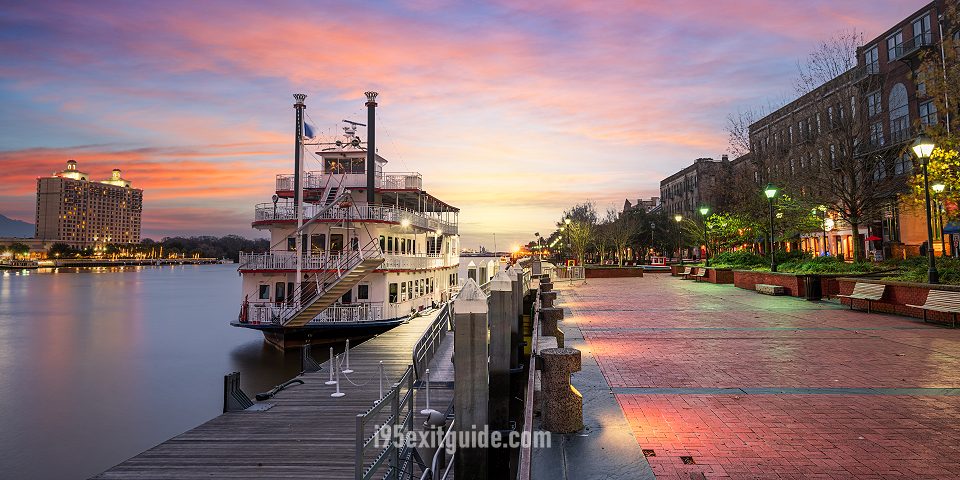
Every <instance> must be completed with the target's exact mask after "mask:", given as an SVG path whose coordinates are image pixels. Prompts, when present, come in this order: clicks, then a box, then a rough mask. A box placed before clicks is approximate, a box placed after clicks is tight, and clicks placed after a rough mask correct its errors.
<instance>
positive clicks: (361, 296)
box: [357, 284, 370, 300]
mask: <svg viewBox="0 0 960 480" xmlns="http://www.w3.org/2000/svg"><path fill="white" fill-rule="evenodd" d="M369 298H370V285H365V284H361V285H357V300H368V299H369Z"/></svg>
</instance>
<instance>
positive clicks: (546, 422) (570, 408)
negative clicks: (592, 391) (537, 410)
mask: <svg viewBox="0 0 960 480" xmlns="http://www.w3.org/2000/svg"><path fill="white" fill-rule="evenodd" d="M540 357H541V358H542V359H543V371H542V377H541V382H542V388H543V407H542V411H543V417H542V418H543V428H544V429H545V430H549V431H551V432H554V433H573V432H576V431H578V430H582V429H583V395H581V394H580V392H578V391H577V389H576V388H574V386H573V385H570V374H571V373H573V372H579V371H580V350H577V349H575V348H548V349H546V350H543V351H542V352H540Z"/></svg>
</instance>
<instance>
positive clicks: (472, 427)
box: [453, 279, 490, 480]
mask: <svg viewBox="0 0 960 480" xmlns="http://www.w3.org/2000/svg"><path fill="white" fill-rule="evenodd" d="M488 311H489V308H488V306H487V296H486V295H484V293H483V291H482V290H480V286H479V285H477V282H476V281H474V280H473V279H467V282H466V283H465V284H464V286H463V288H462V289H461V290H460V296H459V297H457V300H456V301H455V302H454V312H456V313H455V314H454V333H453V358H454V362H453V368H454V382H453V389H454V390H453V399H454V415H455V418H456V429H457V433H459V434H460V435H463V436H464V438H472V439H476V438H478V435H477V432H482V431H483V430H484V429H489V422H488V408H489V407H488V401H489V398H490V385H489V384H488V383H487V381H488V375H489V368H488V364H487V355H488V353H489V352H488V351H487V334H488V330H487V313H488ZM469 432H473V433H472V434H471V433H469ZM471 443H473V442H471ZM454 458H455V464H454V477H455V478H457V479H460V480H487V449H485V448H479V447H477V446H476V443H473V445H471V446H470V447H465V448H458V449H457V455H456V456H455V457H454Z"/></svg>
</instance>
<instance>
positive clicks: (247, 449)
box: [94, 312, 453, 479]
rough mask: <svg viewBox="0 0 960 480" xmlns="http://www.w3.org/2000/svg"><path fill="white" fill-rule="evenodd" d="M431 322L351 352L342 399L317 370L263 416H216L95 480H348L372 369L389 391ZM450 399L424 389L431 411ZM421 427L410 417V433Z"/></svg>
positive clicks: (373, 395) (373, 379)
mask: <svg viewBox="0 0 960 480" xmlns="http://www.w3.org/2000/svg"><path fill="white" fill-rule="evenodd" d="M435 315H436V312H434V313H433V314H431V315H427V316H425V317H421V318H416V319H413V320H411V321H410V322H409V323H407V324H404V325H400V326H398V327H396V328H394V329H393V330H390V331H389V332H386V333H383V334H381V335H379V336H377V337H374V338H372V339H370V340H367V341H366V342H364V343H363V344H361V345H359V346H357V347H356V348H353V349H351V351H350V367H351V368H352V369H353V370H354V373H352V374H350V375H349V379H345V378H344V376H343V375H341V386H340V388H341V391H342V392H345V393H346V396H344V397H341V398H332V397H330V394H331V393H333V392H334V391H335V386H330V385H325V384H324V382H325V381H326V380H328V377H329V373H328V370H327V364H326V363H324V364H323V366H324V368H323V369H322V370H321V371H320V372H317V373H309V374H306V375H303V376H301V377H299V378H301V379H302V380H303V381H304V382H305V383H304V384H303V385H296V386H293V387H291V388H289V389H288V390H284V391H283V392H280V393H279V394H278V395H277V396H275V397H274V398H272V399H270V400H267V401H266V402H262V403H264V404H270V403H272V404H274V405H273V407H271V408H269V409H268V410H266V411H243V412H233V413H226V414H223V415H221V416H219V417H217V418H214V419H213V420H210V421H209V422H206V423H204V424H202V425H200V426H198V427H196V428H194V429H192V430H190V431H187V432H185V433H183V434H180V435H178V436H176V437H174V438H172V439H170V440H168V441H166V442H164V443H161V444H160V445H157V446H156V447H153V448H151V449H149V450H147V451H145V452H143V453H141V454H139V455H137V456H135V457H133V458H131V459H129V460H127V461H125V462H123V463H121V464H119V465H117V466H115V467H113V468H111V469H109V470H107V471H106V472H103V473H101V474H100V475H98V476H96V477H94V478H98V479H146V478H149V479H182V478H231V479H237V478H257V479H264V478H313V479H318V478H323V479H352V478H354V461H355V445H356V417H357V414H360V413H363V412H365V411H366V410H368V409H369V408H370V407H371V406H373V404H374V401H375V400H377V399H378V398H379V380H378V363H379V362H380V361H383V366H384V372H385V376H386V378H387V379H388V381H386V382H384V390H388V389H389V388H390V387H391V386H392V385H393V383H394V382H396V381H397V380H398V379H399V378H400V376H401V375H402V374H403V372H404V371H405V370H406V368H407V366H408V365H410V364H411V358H412V350H413V347H414V345H415V344H416V342H417V340H418V339H419V338H420V336H421V335H422V334H423V332H424V331H426V330H427V329H428V328H429V326H430V323H431V322H432V321H433V319H434V318H435ZM447 343H450V344H452V343H453V335H447V336H446V339H445V341H444V344H447ZM444 347H446V345H444ZM316 353H317V354H321V353H320V352H316ZM321 355H322V354H321ZM443 363H449V354H446V355H440V354H438V355H437V357H435V358H434V361H433V362H432V364H431V368H437V367H439V371H440V372H444V374H443V375H442V376H443V377H444V379H445V380H446V378H445V377H446V376H447V374H448V372H449V371H450V370H452V369H451V368H450V367H447V366H444V365H442V364H443ZM438 373H439V372H438ZM451 380H452V378H451ZM434 381H436V380H435V379H431V384H433V382H434ZM356 385H359V386H356ZM421 391H422V390H421ZM248 393H249V392H248ZM452 396H453V391H452V390H447V389H436V390H434V389H431V392H430V398H431V407H432V408H434V409H437V410H440V411H441V412H442V411H445V410H446V408H447V405H448V404H449V403H450V401H451V399H452ZM423 397H424V396H423V395H419V394H418V395H417V396H416V412H418V413H419V411H420V410H421V409H422V408H424V407H423ZM422 422H423V419H422V418H421V416H420V415H417V416H416V417H415V420H414V425H415V426H418V427H419V425H421V424H422ZM425 456H426V455H425ZM424 460H425V461H426V462H427V463H429V462H430V458H425V459H424ZM416 471H417V474H416V475H415V478H419V469H417V470H416Z"/></svg>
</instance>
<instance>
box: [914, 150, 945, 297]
mask: <svg viewBox="0 0 960 480" xmlns="http://www.w3.org/2000/svg"><path fill="white" fill-rule="evenodd" d="M911 148H912V149H913V153H914V155H916V156H917V158H919V159H920V162H921V163H922V164H923V194H924V200H925V202H926V209H927V210H926V211H927V262H928V266H927V283H932V284H937V283H940V272H938V271H937V260H936V257H934V255H933V225H931V222H930V177H929V175H928V172H927V164H929V163H930V154H931V153H933V149H934V148H936V145H935V144H934V143H933V140H931V139H930V138H929V137H927V136H926V135H921V136H920V137H918V138H917V140H916V141H915V142H913V146H912V147H911Z"/></svg>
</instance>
